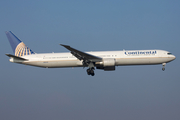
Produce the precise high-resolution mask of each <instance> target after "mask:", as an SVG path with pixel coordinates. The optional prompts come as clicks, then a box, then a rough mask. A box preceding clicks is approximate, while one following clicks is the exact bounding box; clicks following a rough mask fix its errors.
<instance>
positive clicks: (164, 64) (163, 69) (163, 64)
mask: <svg viewBox="0 0 180 120" xmlns="http://www.w3.org/2000/svg"><path fill="white" fill-rule="evenodd" d="M162 66H163V68H162V71H165V66H166V63H162Z"/></svg>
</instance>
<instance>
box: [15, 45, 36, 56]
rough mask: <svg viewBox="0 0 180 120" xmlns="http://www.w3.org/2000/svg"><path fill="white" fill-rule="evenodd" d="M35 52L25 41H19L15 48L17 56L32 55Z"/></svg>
mask: <svg viewBox="0 0 180 120" xmlns="http://www.w3.org/2000/svg"><path fill="white" fill-rule="evenodd" d="M31 54H34V52H33V51H32V50H31V49H29V48H28V47H27V46H26V45H25V44H24V43H23V42H21V43H19V44H18V45H17V47H16V49H15V56H19V57H20V56H24V55H31Z"/></svg>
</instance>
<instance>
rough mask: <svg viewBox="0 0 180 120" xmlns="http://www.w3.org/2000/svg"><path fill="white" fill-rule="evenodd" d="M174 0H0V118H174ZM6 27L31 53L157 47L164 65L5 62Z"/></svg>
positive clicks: (178, 99) (177, 103)
mask: <svg viewBox="0 0 180 120" xmlns="http://www.w3.org/2000/svg"><path fill="white" fill-rule="evenodd" d="M179 5H180V1H178V0H150V1H147V0H136V1H133V0H90V1H85V0H51V1H48V0H43V1H40V0H27V1H24V0H16V1H14V0H1V1H0V18H1V19H0V42H1V44H0V58H1V62H0V66H1V67H0V73H1V74H0V119H1V120H23V119H24V120H50V119H53V120H110V119H111V120H120V119H122V120H179V119H180V94H179V93H180V87H179V86H180V74H179V68H180V64H179V57H180V54H179V50H180V48H179V44H180V32H179V31H180V22H179V21H180V7H179ZM5 31H12V32H13V33H14V34H15V35H16V36H17V37H18V38H20V39H21V40H22V41H23V42H24V43H25V44H26V45H27V46H28V47H29V48H31V49H32V50H33V51H34V52H36V53H48V52H56V53H57V52H69V51H68V50H66V49H65V48H64V47H62V46H60V45H59V44H67V45H70V46H72V47H74V48H76V49H78V50H81V51H110V50H123V49H125V50H141V49H162V50H167V51H170V52H171V53H173V54H174V55H175V56H176V60H174V61H172V62H170V63H168V64H167V65H166V70H165V71H162V70H161V69H162V65H150V66H148V65H145V66H118V67H116V71H109V72H107V71H102V70H95V74H96V75H95V76H94V77H92V76H88V75H87V73H86V69H87V68H84V69H83V68H55V69H50V68H49V69H46V68H38V67H32V66H25V65H20V64H15V63H10V62H9V58H8V57H7V56H6V55H5V54H6V53H10V54H13V51H12V49H11V46H10V44H9V42H8V39H7V37H6V35H5Z"/></svg>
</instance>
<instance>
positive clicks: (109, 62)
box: [96, 58, 116, 71]
mask: <svg viewBox="0 0 180 120" xmlns="http://www.w3.org/2000/svg"><path fill="white" fill-rule="evenodd" d="M99 65H100V66H97V67H96V68H97V69H103V70H105V71H110V70H115V65H116V60H115V59H114V58H104V59H103V62H99Z"/></svg>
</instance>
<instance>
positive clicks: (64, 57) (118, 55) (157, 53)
mask: <svg viewBox="0 0 180 120" xmlns="http://www.w3.org/2000/svg"><path fill="white" fill-rule="evenodd" d="M86 53H88V54H91V55H94V56H98V57H101V58H102V59H106V58H113V59H114V60H115V66H121V65H152V64H162V63H168V62H170V61H172V60H174V59H175V56H174V55H172V54H171V53H169V52H168V51H164V50H128V51H127V50H123V51H102V52H86ZM22 58H25V59H28V61H16V60H13V58H11V59H10V61H11V62H16V63H21V64H25V65H32V66H37V67H46V68H62V67H82V66H83V64H82V61H80V60H78V59H77V58H76V57H74V56H73V55H72V54H71V53H46V54H32V55H26V56H22ZM95 65H96V64H95Z"/></svg>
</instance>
